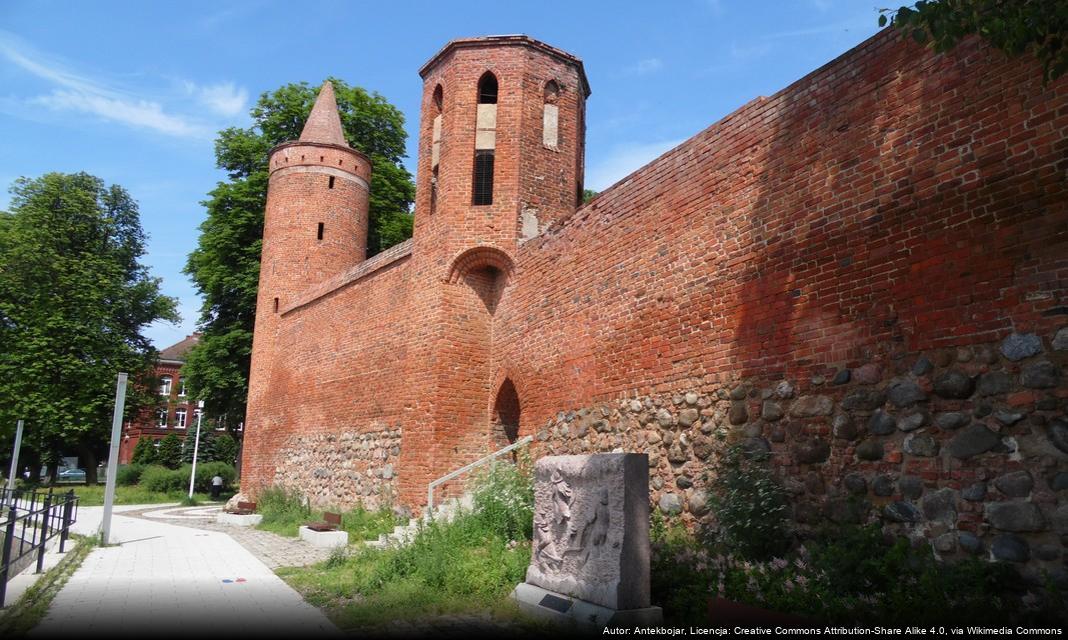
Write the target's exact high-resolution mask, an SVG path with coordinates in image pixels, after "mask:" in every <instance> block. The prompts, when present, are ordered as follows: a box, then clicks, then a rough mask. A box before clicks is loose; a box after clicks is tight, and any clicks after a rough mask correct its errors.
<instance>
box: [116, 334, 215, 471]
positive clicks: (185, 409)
mask: <svg viewBox="0 0 1068 640" xmlns="http://www.w3.org/2000/svg"><path fill="white" fill-rule="evenodd" d="M199 339H200V334H197V333H194V334H193V335H191V336H186V338H185V339H184V340H182V341H181V342H179V343H177V344H173V345H171V346H169V347H167V348H166V349H163V350H162V351H160V352H159V362H158V364H157V365H156V371H155V377H156V379H157V380H158V381H159V404H158V405H157V406H156V407H153V408H152V409H149V410H146V411H144V412H142V413H141V414H140V415H139V416H138V417H137V419H136V420H131V421H127V422H126V424H124V425H123V428H122V442H121V444H120V445H119V464H129V463H130V458H131V456H133V450H134V447H136V446H137V441H138V440H140V439H141V438H151V439H153V440H157V441H158V440H162V439H163V438H164V437H166V436H167V435H168V434H171V433H174V434H177V435H178V437H179V438H181V439H183V440H184V439H185V434H186V433H187V432H188V430H189V429H190V428H192V429H194V430H195V429H196V426H197V416H198V415H199V411H200V410H199V409H198V408H197V403H196V401H194V400H193V398H192V397H190V396H189V395H188V394H187V393H186V387H185V381H184V380H183V379H182V371H181V370H182V365H183V364H185V356H186V354H187V353H188V352H189V350H190V349H192V348H193V346H194V345H196V343H197V341H198V340H199Z"/></svg>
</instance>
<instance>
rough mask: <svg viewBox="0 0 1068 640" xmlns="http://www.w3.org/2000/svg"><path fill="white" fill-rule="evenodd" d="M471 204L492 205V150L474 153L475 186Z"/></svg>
mask: <svg viewBox="0 0 1068 640" xmlns="http://www.w3.org/2000/svg"><path fill="white" fill-rule="evenodd" d="M471 204H476V205H485V204H493V150H492V149H491V150H488V151H486V150H479V151H476V152H475V186H474V194H473V196H472V198H471Z"/></svg>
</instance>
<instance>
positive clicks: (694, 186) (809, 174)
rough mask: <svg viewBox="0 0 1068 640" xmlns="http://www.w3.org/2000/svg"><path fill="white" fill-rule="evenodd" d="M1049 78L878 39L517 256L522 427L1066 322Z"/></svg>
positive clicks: (652, 168)
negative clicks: (698, 388)
mask: <svg viewBox="0 0 1068 640" xmlns="http://www.w3.org/2000/svg"><path fill="white" fill-rule="evenodd" d="M1039 77H1040V74H1039V73H1038V70H1037V67H1036V66H1035V65H1034V64H1032V63H1030V62H1028V61H1020V60H1011V61H1010V60H1006V59H1005V57H1004V56H1002V55H1001V54H999V53H996V52H991V51H989V50H987V49H986V48H984V47H982V46H980V45H978V44H976V43H965V44H964V45H962V46H961V47H960V48H959V49H958V50H957V51H955V52H953V53H952V54H950V55H933V54H931V53H930V52H928V51H926V50H924V49H922V48H920V47H918V46H913V45H909V44H902V43H900V42H898V41H896V40H894V39H893V38H892V37H889V36H888V35H887V34H883V35H879V36H876V37H875V38H873V39H871V40H869V41H867V42H865V43H864V44H862V45H861V46H859V47H858V48H856V49H854V50H852V51H850V52H849V53H847V54H845V55H844V56H843V57H841V58H839V59H837V60H835V61H833V62H831V63H829V64H828V65H826V66H825V67H823V68H821V69H819V70H818V71H816V72H814V73H813V74H811V75H809V76H807V77H805V78H803V79H802V80H800V81H798V82H796V83H795V84H793V85H791V86H790V87H788V88H786V89H784V90H783V91H781V92H779V93H778V94H776V95H774V96H772V97H771V98H767V99H764V98H760V99H757V100H754V101H753V102H751V103H749V104H748V105H746V106H745V107H743V108H742V109H740V110H739V111H737V112H735V113H733V114H731V115H730V116H728V117H726V118H725V119H723V120H722V121H720V122H718V123H716V124H714V125H713V126H711V127H709V128H708V129H707V130H705V131H703V132H702V133H700V134H698V135H697V136H695V137H694V138H692V139H690V140H689V141H687V142H685V143H684V144H682V145H680V146H679V147H678V148H676V149H674V150H672V151H670V152H668V153H667V154H665V155H664V156H663V157H661V158H660V159H658V160H657V161H655V162H653V163H651V164H650V165H648V166H646V167H644V168H642V169H641V170H639V171H637V172H635V173H634V174H632V175H630V176H628V177H627V178H626V179H624V180H623V181H621V182H620V183H619V184H617V185H615V186H614V187H612V188H610V189H608V190H607V191H606V192H604V193H603V194H601V195H600V197H598V198H597V199H596V200H594V201H593V202H592V203H591V204H590V205H588V206H586V207H585V208H583V209H582V210H581V211H579V212H578V213H576V214H575V216H574V217H573V218H571V219H570V220H568V221H567V222H566V223H564V224H562V225H559V226H557V227H554V228H553V229H551V230H549V231H548V232H547V233H545V234H544V235H543V236H542V237H540V238H538V239H536V240H534V241H531V242H529V243H527V244H525V245H523V246H522V247H521V248H520V249H519V250H518V251H517V254H516V263H517V266H516V278H515V280H516V285H515V286H514V287H512V288H511V290H510V291H509V292H508V294H507V295H506V296H505V298H504V302H503V304H502V305H501V307H500V309H499V310H498V312H497V317H496V319H495V325H494V353H495V356H496V366H497V367H498V368H507V369H509V370H511V371H514V372H515V373H514V375H515V376H517V377H520V378H522V379H523V380H524V382H525V383H526V385H527V392H526V395H525V396H523V397H521V401H522V402H523V423H524V432H530V431H532V430H533V429H534V428H535V427H536V426H538V425H540V424H541V423H543V422H544V421H545V420H546V419H547V418H548V417H549V416H550V415H552V414H554V413H555V412H557V411H559V410H560V409H566V408H571V407H580V406H585V405H587V404H589V403H590V402H591V401H594V400H597V399H603V398H607V397H618V396H620V395H624V394H632V393H648V392H651V391H662V390H666V389H668V388H670V387H672V386H673V385H674V384H675V383H678V382H680V381H703V380H706V379H710V380H724V379H739V378H742V377H750V376H762V377H764V378H768V379H776V378H782V377H784V376H785V377H789V378H791V379H799V378H802V377H807V376H810V375H813V374H817V373H826V372H827V371H829V370H832V371H833V369H835V368H837V367H841V366H853V365H856V364H860V363H863V362H865V361H867V360H870V359H872V358H878V359H893V358H897V357H900V356H901V355H902V354H904V353H907V352H915V351H917V350H922V349H928V348H932V347H945V346H954V345H961V344H973V343H980V342H987V341H993V340H995V339H1000V338H1002V337H1004V336H1005V335H1007V334H1008V333H1009V332H1010V331H1012V330H1013V329H1014V328H1015V329H1017V330H1020V331H1039V332H1041V333H1049V332H1050V331H1052V330H1053V329H1055V328H1056V327H1058V326H1061V325H1063V324H1064V323H1065V316H1064V315H1063V314H1064V306H1063V305H1064V304H1065V300H1066V298H1068V205H1066V203H1068V183H1066V181H1065V171H1066V170H1068V161H1066V159H1065V151H1066V150H1068V133H1066V132H1068V103H1066V96H1068V82H1065V81H1063V80H1062V81H1061V82H1058V83H1056V84H1054V85H1053V86H1051V87H1049V88H1043V87H1042V85H1041V82H1040V79H1039ZM546 301H551V304H547V303H546ZM1057 309H1059V311H1058V310H1057Z"/></svg>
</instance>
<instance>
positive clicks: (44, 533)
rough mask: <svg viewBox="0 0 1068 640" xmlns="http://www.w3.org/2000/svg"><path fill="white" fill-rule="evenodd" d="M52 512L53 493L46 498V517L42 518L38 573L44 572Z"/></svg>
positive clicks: (49, 493)
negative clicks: (49, 516)
mask: <svg viewBox="0 0 1068 640" xmlns="http://www.w3.org/2000/svg"><path fill="white" fill-rule="evenodd" d="M51 511H52V492H51V491H49V492H48V495H47V496H45V504H44V517H43V518H41V548H40V549H38V550H37V573H41V572H42V571H44V554H45V543H46V542H48V514H49V513H50V512H51Z"/></svg>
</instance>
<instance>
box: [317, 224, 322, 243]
mask: <svg viewBox="0 0 1068 640" xmlns="http://www.w3.org/2000/svg"><path fill="white" fill-rule="evenodd" d="M316 239H317V240H322V239H323V223H322V222H320V223H319V232H318V233H317V234H316Z"/></svg>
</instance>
